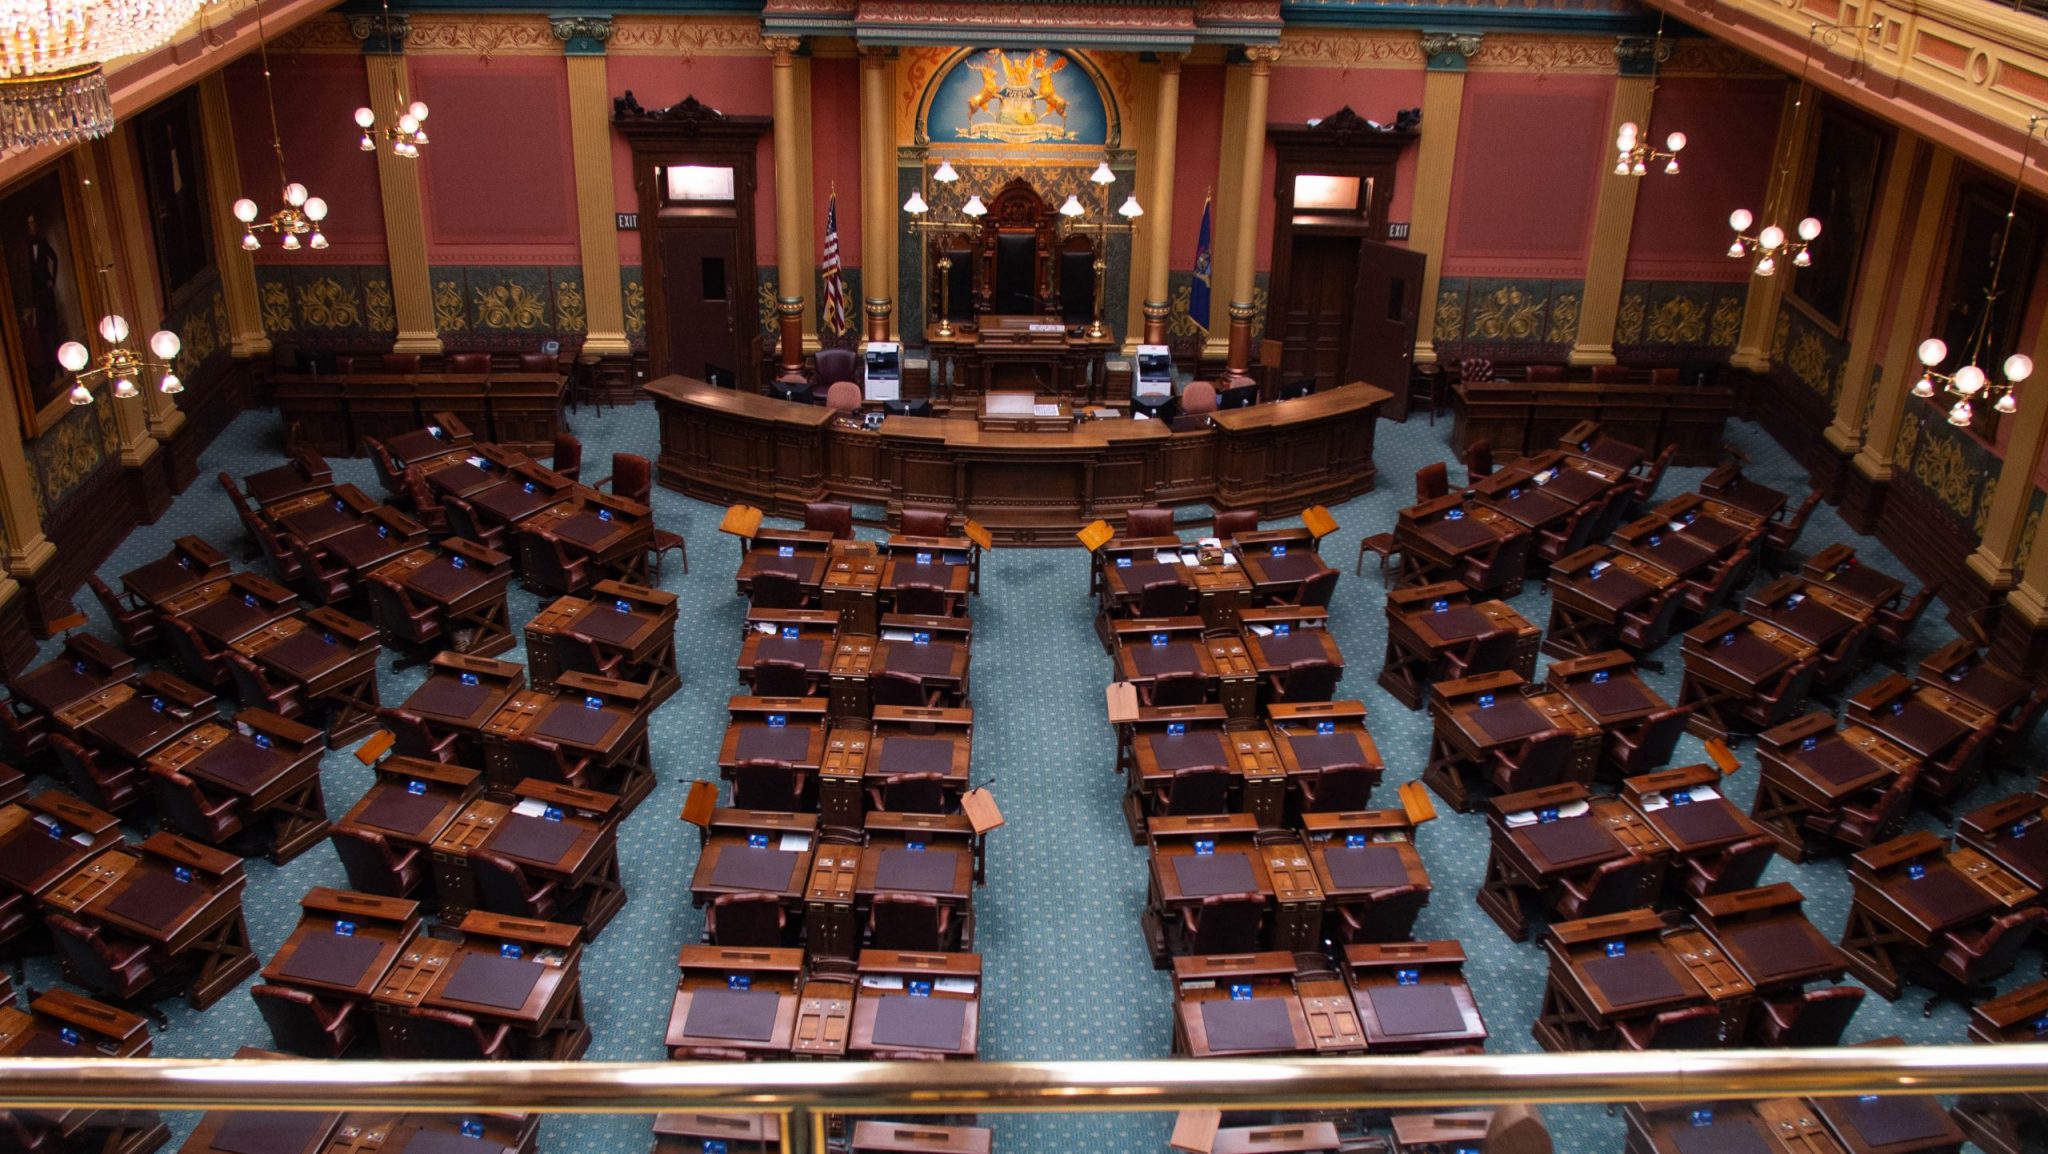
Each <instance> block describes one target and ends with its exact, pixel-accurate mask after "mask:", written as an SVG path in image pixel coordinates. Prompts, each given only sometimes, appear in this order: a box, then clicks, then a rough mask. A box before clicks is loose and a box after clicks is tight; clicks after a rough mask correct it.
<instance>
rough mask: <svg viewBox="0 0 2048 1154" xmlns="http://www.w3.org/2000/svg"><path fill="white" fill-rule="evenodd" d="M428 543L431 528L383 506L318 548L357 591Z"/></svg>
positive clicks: (318, 551)
mask: <svg viewBox="0 0 2048 1154" xmlns="http://www.w3.org/2000/svg"><path fill="white" fill-rule="evenodd" d="M427 544H428V540H427V527H426V526H425V525H422V524H420V523H419V522H418V521H415V520H413V519H412V518H410V517H408V516H406V515H405V514H403V513H401V512H399V511H398V510H396V509H394V508H392V507H391V506H389V505H379V506H377V507H376V508H374V509H371V510H370V511H369V512H368V513H366V514H365V515H364V516H363V517H362V518H361V519H360V520H358V521H357V522H356V524H354V525H352V526H350V527H349V528H347V529H344V530H342V531H341V532H339V533H336V534H335V535H333V536H332V537H329V538H327V539H326V540H324V541H322V542H320V544H319V545H317V546H314V548H313V551H314V552H315V553H316V554H321V555H324V556H325V557H326V558H327V559H328V560H331V561H333V562H334V563H335V564H337V565H339V566H340V567H341V568H342V569H344V570H346V571H347V573H348V577H349V582H350V588H351V590H355V589H356V587H357V586H359V585H360V584H361V583H362V581H363V579H364V578H365V577H366V576H367V575H368V574H369V573H371V572H372V571H374V570H376V569H377V568H378V567H380V566H382V565H384V564H385V563H387V562H389V561H391V560H392V559H393V558H396V557H402V556H404V555H405V554H406V553H409V552H411V551H412V550H414V549H418V548H422V547H424V546H425V545H427Z"/></svg>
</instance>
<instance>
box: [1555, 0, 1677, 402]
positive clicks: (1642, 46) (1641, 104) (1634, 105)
mask: <svg viewBox="0 0 2048 1154" xmlns="http://www.w3.org/2000/svg"><path fill="white" fill-rule="evenodd" d="M1661 46H1662V45H1661V42H1660V41H1655V40H1650V39H1646V38H1644V37H1641V36H1623V37H1619V38H1617V39H1616V41H1615V44H1614V58H1615V60H1616V61H1618V62H1619V63H1620V65H1621V75H1620V76H1618V77H1616V78H1615V81H1614V111H1613V115H1612V116H1610V117H1608V119H1607V138H1608V139H1609V140H1613V139H1614V138H1615V136H1616V135H1617V134H1619V133H1620V131H1621V126H1622V125H1623V124H1634V125H1635V126H1636V127H1637V128H1638V129H1639V130H1640V132H1641V136H1640V139H1642V140H1643V141H1646V142H1650V143H1653V144H1654V143H1656V140H1655V138H1653V137H1652V136H1651V135H1650V101H1651V97H1652V94H1653V93H1654V92H1655V91H1656V88H1657V80H1656V77H1655V76H1654V75H1653V69H1654V67H1655V63H1656V61H1655V59H1654V55H1655V53H1656V52H1657V50H1658V48H1659V47H1661ZM1610 158H1611V157H1610ZM1661 168H1662V165H1661V163H1660V164H1657V165H1652V166H1651V169H1652V171H1651V173H1650V174H1648V175H1645V176H1631V175H1629V174H1627V173H1616V172H1615V171H1614V170H1613V169H1611V168H1610V169H1607V170H1606V175H1605V176H1602V177H1601V178H1600V194H1599V199H1598V200H1597V201H1596V202H1595V204H1594V206H1593V251H1592V254H1591V256H1590V257H1588V259H1587V261H1586V295H1585V298H1584V300H1583V301H1582V303H1581V304H1580V306H1579V332H1578V337H1577V339H1576V340H1575V341H1574V342H1573V344H1572V351H1571V363H1572V364H1575V365H1611V364H1613V363H1614V326H1615V322H1616V320H1617V319H1618V318H1619V317H1620V315H1621V281H1622V274H1623V273H1624V272H1625V271H1626V269H1627V266H1628V245H1629V237H1630V235H1631V234H1632V233H1634V231H1635V223H1636V194H1637V193H1638V192H1639V191H1641V189H1642V183H1643V181H1645V180H1661V179H1664V176H1663V173H1662V172H1661V171H1659V170H1661Z"/></svg>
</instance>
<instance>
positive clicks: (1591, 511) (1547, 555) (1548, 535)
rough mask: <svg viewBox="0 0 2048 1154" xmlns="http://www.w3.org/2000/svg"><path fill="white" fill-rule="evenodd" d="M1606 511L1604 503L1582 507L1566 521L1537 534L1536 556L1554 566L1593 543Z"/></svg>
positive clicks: (1569, 515)
mask: <svg viewBox="0 0 2048 1154" xmlns="http://www.w3.org/2000/svg"><path fill="white" fill-rule="evenodd" d="M1605 509H1606V504H1605V503H1604V502H1602V503H1597V504H1592V505H1581V506H1579V507H1578V508H1576V509H1573V510H1572V511H1571V512H1570V513H1569V514H1567V515H1566V516H1565V519H1564V520H1563V521H1561V522H1559V523H1558V524H1556V525H1553V526H1551V527H1550V528H1547V529H1540V530H1538V531H1537V533H1536V556H1537V558H1538V559H1539V560H1541V561H1543V563H1544V564H1546V565H1554V564H1556V563H1557V561H1558V560H1559V559H1560V558H1563V557H1569V556H1571V555H1572V554H1573V553H1576V552H1578V551H1579V550H1581V549H1583V548H1585V547H1586V546H1587V545H1589V544H1591V543H1592V540H1593V529H1594V527H1595V526H1597V525H1598V524H1599V523H1600V515H1601V513H1602V512H1603V511H1604V510H1605Z"/></svg>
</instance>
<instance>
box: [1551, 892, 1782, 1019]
mask: <svg viewBox="0 0 2048 1154" xmlns="http://www.w3.org/2000/svg"><path fill="white" fill-rule="evenodd" d="M1544 947H1545V949H1546V950H1547V952H1548V954H1549V957H1550V975H1549V982H1548V985H1547V987H1546V988H1545V990H1544V994H1543V1010H1542V1014H1541V1016H1540V1017H1538V1018H1537V1020H1536V1025H1535V1026H1534V1033H1535V1035H1536V1040H1537V1042H1538V1043H1539V1044H1540V1045H1542V1047H1543V1048H1544V1049H1546V1050H1550V1051H1552V1052H1569V1051H1574V1050H1610V1049H1615V1048H1618V1046H1619V1044H1620V1038H1619V1036H1618V1027H1620V1026H1621V1024H1622V1023H1624V1022H1627V1021H1631V1020H1633V1019H1638V1018H1647V1017H1653V1016H1655V1015H1657V1014H1659V1013H1662V1012H1664V1011H1667V1010H1674V1009H1681V1008H1684V1007H1687V1006H1695V1005H1701V1004H1705V1003H1715V1004H1723V1003H1737V1002H1740V1001H1743V1000H1746V999H1748V998H1750V997H1751V996H1752V994H1753V992H1754V991H1753V990H1752V989H1751V987H1750V985H1749V983H1748V982H1747V981H1745V980H1744V979H1743V978H1742V976H1741V975H1740V974H1739V973H1737V972H1736V971H1735V969H1734V967H1733V966H1732V965H1730V964H1729V963H1728V961H1727V959H1726V958H1725V957H1724V956H1723V955H1722V954H1721V952H1720V950H1719V949H1718V948H1717V947H1715V946H1714V945H1713V943H1712V942H1710V941H1707V940H1706V938H1705V935H1703V934H1698V933H1697V932H1696V931H1695V932H1694V933H1693V934H1690V935H1688V934H1686V933H1684V932H1680V933H1677V934H1672V935H1670V936H1668V937H1666V936H1664V922H1663V919H1661V918H1659V917H1658V916H1657V915H1656V914H1655V913H1653V912H1651V911H1649V910H1646V909H1645V910H1631V911H1629V912H1627V913H1621V914H1609V915H1606V916H1603V917H1596V918H1585V919H1582V920H1580V921H1574V922H1560V923H1558V924H1556V925H1553V926H1551V927H1550V932H1549V935H1548V936H1547V937H1546V939H1545V941H1544ZM1724 1013H1725V1011H1724ZM1724 1040H1726V1039H1725V1037H1724Z"/></svg>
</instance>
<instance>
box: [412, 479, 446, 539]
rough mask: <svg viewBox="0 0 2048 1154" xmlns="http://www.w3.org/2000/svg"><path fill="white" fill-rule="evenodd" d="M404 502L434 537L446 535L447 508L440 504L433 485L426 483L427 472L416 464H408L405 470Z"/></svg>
mask: <svg viewBox="0 0 2048 1154" xmlns="http://www.w3.org/2000/svg"><path fill="white" fill-rule="evenodd" d="M403 492H404V494H405V501H406V504H408V505H410V506H411V507H412V515H413V517H414V519H416V520H418V521H419V523H420V524H422V525H425V526H426V527H427V532H428V533H429V534H431V535H433V536H435V537H446V536H447V535H448V510H447V508H446V507H444V506H443V505H442V504H441V498H440V497H439V496H438V495H437V494H435V492H434V487H433V486H432V485H430V484H428V483H427V472H426V470H425V469H422V468H420V467H419V466H418V465H409V466H407V467H406V470H405V479H404V488H403Z"/></svg>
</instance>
